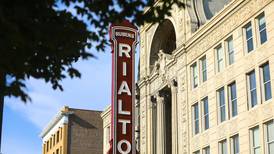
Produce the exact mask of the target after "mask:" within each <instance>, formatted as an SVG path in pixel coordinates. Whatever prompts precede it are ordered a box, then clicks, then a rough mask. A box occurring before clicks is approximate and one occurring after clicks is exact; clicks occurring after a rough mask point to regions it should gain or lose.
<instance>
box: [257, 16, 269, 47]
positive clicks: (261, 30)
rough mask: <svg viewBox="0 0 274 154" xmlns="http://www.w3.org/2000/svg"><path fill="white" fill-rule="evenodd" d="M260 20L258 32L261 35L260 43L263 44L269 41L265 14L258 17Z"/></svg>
mask: <svg viewBox="0 0 274 154" xmlns="http://www.w3.org/2000/svg"><path fill="white" fill-rule="evenodd" d="M257 20H258V30H259V34H260V37H259V38H260V43H261V44H263V43H265V42H266V41H267V33H266V23H265V15H264V13H262V14H260V15H259V16H258V17H257Z"/></svg>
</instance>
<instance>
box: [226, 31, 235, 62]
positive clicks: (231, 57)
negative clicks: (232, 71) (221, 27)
mask: <svg viewBox="0 0 274 154" xmlns="http://www.w3.org/2000/svg"><path fill="white" fill-rule="evenodd" d="M226 44H227V54H228V64H229V65H231V64H233V63H234V61H235V58H234V47H233V37H232V36H231V37H229V38H228V39H227V40H226Z"/></svg>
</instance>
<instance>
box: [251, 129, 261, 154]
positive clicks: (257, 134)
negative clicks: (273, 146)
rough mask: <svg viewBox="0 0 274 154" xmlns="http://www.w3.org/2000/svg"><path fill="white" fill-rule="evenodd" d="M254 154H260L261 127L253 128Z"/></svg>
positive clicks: (252, 145)
mask: <svg viewBox="0 0 274 154" xmlns="http://www.w3.org/2000/svg"><path fill="white" fill-rule="evenodd" d="M250 139H251V142H250V143H251V151H252V154H260V148H261V146H260V131H259V126H257V127H255V128H252V129H251V132H250Z"/></svg>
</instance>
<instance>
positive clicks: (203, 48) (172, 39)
mask: <svg viewBox="0 0 274 154" xmlns="http://www.w3.org/2000/svg"><path fill="white" fill-rule="evenodd" d="M184 1H185V3H186V7H185V8H177V7H175V6H174V8H173V9H172V15H171V16H170V17H166V19H165V20H164V22H163V23H161V24H146V25H144V26H143V27H141V30H140V35H141V37H140V64H139V76H138V82H137V85H138V89H137V93H138V101H137V105H136V106H137V112H136V113H137V114H138V115H137V117H138V118H137V119H136V122H137V126H136V129H137V134H138V135H136V136H137V145H138V146H137V147H138V149H139V150H140V154H209V153H211V154H217V153H218V154H227V153H230V154H238V153H242V154H249V153H250V154H257V153H263V154H274V122H273V119H274V102H273V96H274V93H273V91H274V90H273V88H272V87H273V81H274V1H273V0H184ZM155 5H161V1H156V2H155Z"/></svg>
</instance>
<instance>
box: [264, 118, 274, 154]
mask: <svg viewBox="0 0 274 154" xmlns="http://www.w3.org/2000/svg"><path fill="white" fill-rule="evenodd" d="M265 143H266V151H267V154H273V153H274V122H273V120H271V121H270V122H268V123H266V139H265Z"/></svg>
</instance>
